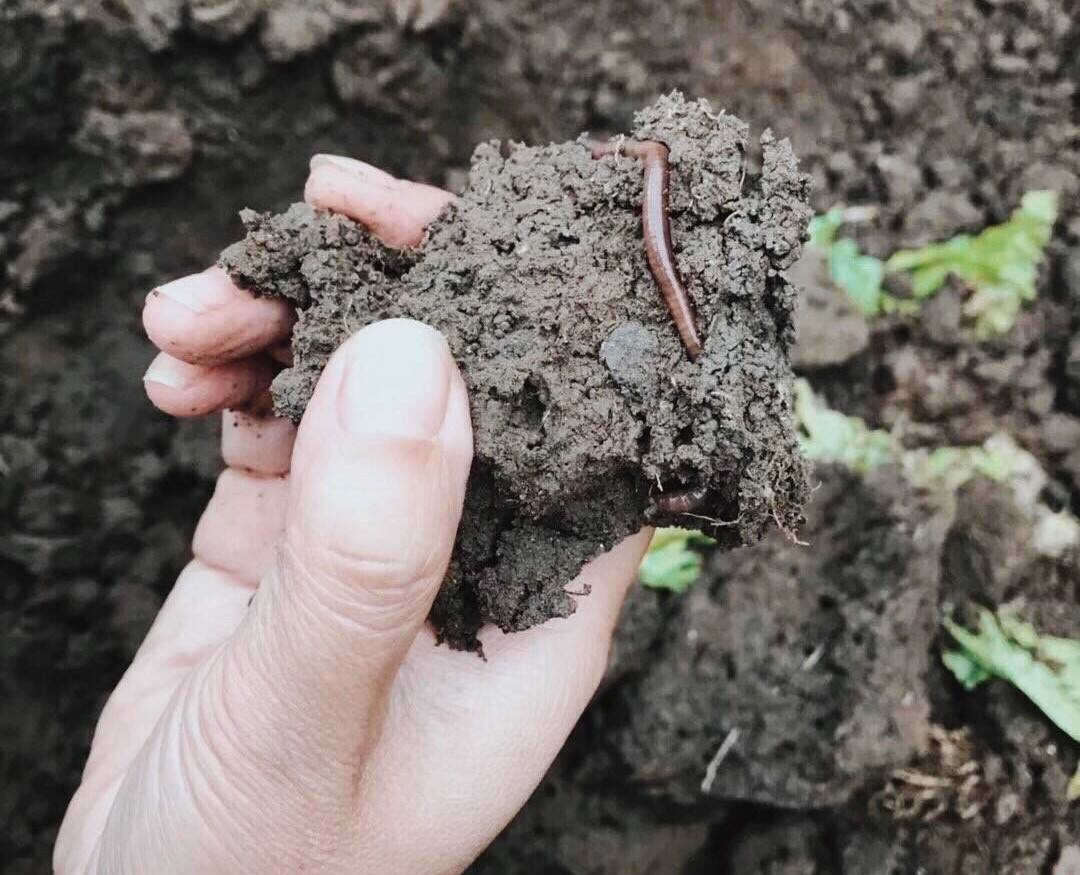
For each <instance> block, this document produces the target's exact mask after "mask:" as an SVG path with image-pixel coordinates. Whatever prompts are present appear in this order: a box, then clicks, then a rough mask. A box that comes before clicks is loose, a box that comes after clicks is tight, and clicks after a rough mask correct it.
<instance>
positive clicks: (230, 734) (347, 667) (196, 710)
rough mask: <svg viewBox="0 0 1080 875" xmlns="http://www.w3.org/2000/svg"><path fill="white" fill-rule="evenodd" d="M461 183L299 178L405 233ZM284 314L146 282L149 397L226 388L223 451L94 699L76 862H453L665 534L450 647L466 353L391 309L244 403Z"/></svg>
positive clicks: (405, 870) (576, 705)
mask: <svg viewBox="0 0 1080 875" xmlns="http://www.w3.org/2000/svg"><path fill="white" fill-rule="evenodd" d="M449 197H450V195H448V194H447V193H445V192H443V191H440V190H438V189H434V188H431V187H429V186H422V185H418V184H415V183H409V182H403V181H400V180H397V179H394V178H392V177H390V176H388V175H387V174H385V173H383V172H381V171H379V170H376V169H375V168H372V167H370V166H368V165H365V164H362V163H360V162H354V161H349V160H348V159H336V158H333V159H331V158H316V159H314V160H313V161H312V172H311V175H310V177H309V179H308V183H307V187H306V198H307V200H308V201H309V202H310V203H312V204H313V205H315V206H319V207H324V208H327V209H332V210H336V211H339V212H343V213H345V214H347V215H349V216H351V217H352V218H354V219H356V220H358V221H359V222H361V223H363V224H365V225H366V226H367V227H369V228H370V229H371V230H372V231H373V232H374V233H376V234H378V235H379V236H380V237H381V238H382V239H383V240H384V241H386V242H387V243H389V244H392V245H412V244H416V243H418V242H419V241H420V239H421V237H422V235H423V229H424V227H425V225H426V224H427V223H428V222H430V221H431V220H432V219H433V218H434V217H435V216H436V215H437V214H438V213H439V211H440V210H441V209H442V207H443V206H444V205H445V203H446V202H447V200H448V199H449ZM293 319H294V315H293V313H292V312H291V310H290V309H289V307H288V306H287V305H286V304H285V302H284V301H282V300H278V299H258V298H254V297H252V296H251V295H249V294H248V293H246V292H242V291H240V290H238V289H236V288H235V287H234V286H233V285H232V284H231V283H230V282H229V281H228V279H227V277H226V276H225V274H224V273H223V272H221V271H220V270H218V269H211V270H209V271H206V272H204V273H201V274H197V275H194V276H190V277H185V278H184V279H181V280H177V281H175V282H173V283H169V284H168V285H166V286H163V287H162V288H161V289H160V290H157V291H155V292H153V293H151V295H150V296H149V298H148V299H147V303H146V308H145V310H144V323H145V325H146V329H147V332H148V334H149V335H150V338H151V339H152V340H153V341H154V343H155V344H156V345H157V346H158V347H159V348H160V349H161V350H162V353H161V354H160V355H159V356H158V357H157V359H155V361H154V363H153V364H152V365H151V367H150V370H149V371H148V372H147V374H146V378H145V380H146V389H147V392H148V394H149V396H150V398H151V400H152V401H153V402H154V403H155V404H156V405H157V406H158V407H160V408H161V409H162V410H164V411H166V412H168V413H171V414H173V415H177V416H190V415H201V414H206V413H210V412H213V411H218V410H226V412H225V413H224V427H223V432H222V454H223V456H224V460H225V463H226V465H227V468H226V470H225V471H224V473H223V474H222V475H221V477H220V478H219V480H218V483H217V488H216V491H215V493H214V496H213V498H212V499H211V500H210V503H209V505H208V506H207V508H206V511H205V513H204V514H203V517H202V519H201V521H200V523H199V526H198V529H197V531H196V533H195V539H194V545H193V552H194V559H193V560H192V561H191V563H190V564H189V565H188V566H187V567H186V568H185V569H184V571H183V572H182V573H181V575H180V577H179V579H178V580H177V582H176V586H175V587H174V588H173V591H172V593H171V594H170V595H169V597H168V599H167V600H166V602H165V604H164V606H163V607H162V610H161V613H160V614H159V615H158V617H157V620H156V621H155V623H154V625H153V627H152V628H151V630H150V632H149V634H148V635H147V637H146V640H145V642H144V643H143V645H142V647H141V648H140V649H139V652H138V654H137V655H136V657H135V661H134V663H133V664H132V666H131V668H130V669H129V670H128V671H127V673H126V674H125V675H124V677H123V679H122V680H121V682H120V684H119V686H118V687H117V688H116V690H115V691H114V693H113V695H112V696H111V698H110V699H109V701H108V703H107V704H106V706H105V709H104V711H103V713H102V715H101V720H100V722H99V724H98V727H97V731H96V733H95V736H94V743H93V747H92V749H91V752H90V758H89V760H88V762H87V765H86V771H85V773H84V775H83V781H82V785H81V786H80V787H79V790H78V792H77V793H76V795H75V798H74V799H73V801H72V803H71V805H70V807H69V809H68V812H67V815H66V817H65V820H64V823H63V826H62V827H61V831H60V836H59V839H58V841H57V846H56V851H55V858H54V864H55V869H56V871H57V872H58V873H60V875H72V873H98V872H101V873H110V875H113V873H117V875H118V873H147V872H154V873H162V875H167V873H196V872H197V873H200V875H212V873H230V875H236V873H260V875H266V873H277V872H290V873H291V872H300V871H303V872H311V873H315V872H318V873H350V875H351V873H368V872H378V873H384V872H393V873H395V875H409V873H423V875H432V873H450V872H459V871H461V870H462V869H463V868H465V867H466V866H467V865H468V864H469V862H470V861H471V860H472V859H473V858H474V857H475V856H476V855H477V854H478V853H479V852H480V851H481V850H482V849H483V848H484V847H485V846H486V845H487V844H488V843H489V842H490V841H491V840H492V839H493V838H494V837H495V836H496V835H497V834H498V832H499V831H500V830H501V829H502V828H503V827H504V826H505V825H506V823H507V822H508V821H509V820H510V818H511V817H512V816H513V815H514V814H515V812H516V811H517V810H518V809H519V808H520V807H521V805H523V804H524V802H525V800H526V799H527V798H528V796H529V794H530V793H531V792H532V790H533V788H534V787H535V786H536V784H537V783H538V782H539V780H540V779H541V777H542V776H543V774H544V772H545V771H546V769H547V768H548V766H549V765H550V763H551V761H552V760H553V759H554V757H555V755H556V753H557V752H558V750H559V748H560V747H561V746H562V744H563V742H564V741H565V739H566V736H567V735H568V733H569V732H570V729H571V728H572V727H573V725H574V723H575V721H576V720H577V719H578V717H579V715H580V714H581V712H582V710H583V709H584V707H585V705H586V703H587V702H588V700H589V698H590V697H591V696H592V694H593V692H594V690H595V689H596V686H597V684H598V683H599V681H600V678H601V676H602V674H603V671H604V668H605V664H606V660H607V653H608V649H609V644H610V640H611V633H612V630H613V628H614V624H615V621H616V619H617V616H618V613H619V609H620V606H621V604H622V600H623V596H624V594H625V592H626V589H627V587H628V586H629V584H630V583H631V581H632V580H633V578H634V574H635V570H636V568H637V565H638V562H639V561H640V559H641V555H642V553H643V552H644V550H645V548H646V546H647V544H648V539H649V534H648V533H647V532H642V533H641V534H639V535H637V536H635V537H633V538H630V539H628V540H627V541H625V542H624V543H622V544H621V545H619V546H618V547H616V548H615V549H614V550H612V551H611V552H610V553H608V554H606V555H604V556H602V557H600V558H599V559H597V560H596V561H594V562H592V563H591V564H590V565H588V566H587V567H586V568H585V569H584V570H583V571H582V573H581V575H580V577H579V578H578V581H577V582H575V583H574V585H573V587H572V588H574V589H581V588H582V585H583V584H588V585H590V586H592V588H593V592H592V594H591V595H590V596H589V597H588V598H584V599H581V600H580V602H579V606H578V610H577V613H575V614H574V615H573V616H571V617H570V618H569V619H566V620H555V621H551V622H549V623H547V624H545V625H543V626H540V627H537V628H534V629H530V630H528V631H526V632H520V633H516V634H513V635H504V634H502V633H500V632H499V631H498V630H495V629H486V630H484V631H483V632H481V635H480V637H481V640H482V642H483V645H484V650H485V653H486V655H487V662H484V661H482V660H480V659H478V658H477V657H476V656H475V655H473V654H469V653H461V652H455V651H451V650H449V649H447V648H445V647H437V646H436V645H435V639H434V634H433V632H432V630H431V629H430V628H429V627H427V626H426V625H425V623H424V620H425V617H426V615H427V612H428V609H429V607H430V605H431V602H432V599H433V598H434V596H435V593H436V591H437V590H438V587H439V583H440V581H441V580H442V577H443V574H444V572H445V569H446V565H447V562H448V560H449V557H450V552H451V549H452V546H453V543H454V537H455V532H456V528H457V524H458V520H459V517H460V514H461V508H462V499H463V495H464V489H465V481H466V477H467V475H468V470H469V463H470V458H471V454H472V443H471V430H470V425H469V411H468V405H467V400H466V395H465V387H464V383H463V382H462V379H461V376H460V374H459V373H458V370H457V368H456V366H455V365H454V362H453V360H452V358H451V356H450V353H449V350H448V348H447V346H446V343H445V341H444V340H443V338H442V337H441V335H439V334H437V333H436V332H435V331H433V330H432V329H430V328H428V327H426V326H423V325H421V324H419V323H416V322H411V321H408V320H391V321H387V322H382V323H377V324H374V325H370V326H368V327H367V328H365V329H363V330H362V331H360V332H358V333H357V334H356V335H354V336H353V337H352V338H351V339H350V340H349V341H348V342H347V343H346V344H345V345H344V346H343V347H342V348H341V349H339V350H338V351H337V353H335V355H334V356H333V358H332V360H331V362H330V364H329V366H328V367H327V369H326V371H325V373H324V374H323V376H322V379H321V380H320V382H319V385H318V387H317V389H316V392H315V395H314V397H313V398H312V400H311V403H310V405H309V407H308V409H307V413H306V414H305V416H304V420H303V422H302V423H301V425H300V427H299V430H298V431H297V430H296V429H294V427H293V426H292V425H291V424H289V423H287V422H284V421H282V420H278V419H274V418H273V417H271V416H269V415H267V414H265V413H259V412H250V413H235V412H229V411H228V410H227V408H245V409H248V410H258V409H262V410H265V403H264V402H265V397H266V390H267V387H268V385H269V381H270V379H271V378H272V376H273V373H274V370H275V368H274V365H273V363H272V358H274V357H276V356H280V355H281V353H280V350H281V349H282V348H283V343H284V342H285V341H286V339H287V337H288V334H289V331H290V330H291V326H292V323H293ZM256 585H257V586H258V597H257V598H255V599H254V600H253V601H252V595H253V593H255V590H256ZM249 602H250V604H249Z"/></svg>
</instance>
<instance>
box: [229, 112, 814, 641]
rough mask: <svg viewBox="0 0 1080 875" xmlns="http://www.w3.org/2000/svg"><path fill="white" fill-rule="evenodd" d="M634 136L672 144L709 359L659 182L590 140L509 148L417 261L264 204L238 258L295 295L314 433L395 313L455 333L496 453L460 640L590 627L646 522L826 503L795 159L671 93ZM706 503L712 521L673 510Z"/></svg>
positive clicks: (332, 220)
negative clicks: (645, 211) (804, 328)
mask: <svg viewBox="0 0 1080 875" xmlns="http://www.w3.org/2000/svg"><path fill="white" fill-rule="evenodd" d="M631 136H632V137H635V138H639V139H654V140H660V141H662V142H664V143H665V144H666V145H667V146H668V147H669V149H670V161H671V167H672V175H671V188H670V208H671V213H672V226H673V234H674V238H675V241H676V246H677V249H678V256H677V257H678V260H679V265H680V270H681V273H682V277H683V280H684V282H685V283H686V286H687V288H688V289H689V292H690V295H691V296H692V299H693V304H694V308H695V312H696V314H697V322H698V325H699V328H700V329H701V331H702V333H703V334H704V337H705V348H704V352H703V354H702V355H701V357H700V358H699V359H698V360H697V361H696V362H691V361H690V360H689V358H688V356H687V355H686V352H685V350H684V349H683V347H682V346H681V344H680V341H679V337H678V335H677V333H676V331H675V327H674V325H673V323H672V320H671V317H670V315H669V314H668V311H667V309H666V307H665V305H664V303H663V300H662V297H661V295H660V291H659V289H658V287H657V284H656V281H655V280H654V278H653V276H652V274H651V273H650V270H649V267H648V264H647V262H646V258H645V253H644V246H643V242H642V229H641V218H640V211H641V200H642V168H641V165H640V163H639V162H638V161H637V160H636V159H633V158H629V157H626V156H622V155H620V156H613V157H608V158H604V159H600V160H594V159H593V158H592V157H591V156H590V153H589V150H588V149H587V148H586V147H585V146H584V145H583V144H582V143H581V142H572V143H563V144H559V145H551V146H545V147H525V146H519V145H511V146H510V147H509V149H508V150H507V154H504V153H503V151H502V150H501V149H500V147H499V145H498V144H495V143H488V144H484V145H481V146H480V147H478V148H477V150H476V152H475V153H474V155H473V162H472V169H471V172H470V175H469V184H468V187H467V189H466V191H465V192H464V194H463V195H462V196H461V198H460V199H459V200H458V202H457V203H456V204H454V205H453V206H451V207H450V208H449V209H448V210H447V211H446V212H445V213H444V215H443V216H441V217H440V218H439V219H438V220H437V221H436V222H435V223H434V225H433V226H432V227H431V228H430V230H429V233H428V235H427V238H426V240H425V242H424V243H423V244H422V245H421V246H420V247H419V248H418V249H416V250H412V251H405V252H401V251H396V250H392V249H388V248H387V247H385V246H383V245H382V244H381V243H379V242H378V241H377V240H375V239H374V238H373V237H372V236H371V235H370V234H368V233H367V232H366V231H365V230H364V229H363V228H362V227H360V226H359V225H357V224H356V223H354V222H352V221H350V220H348V219H345V218H343V217H340V216H334V215H330V214H326V213H321V212H317V211H315V210H313V209H311V208H310V207H307V206H304V205H300V204H296V205H294V206H293V207H291V208H290V209H289V210H288V211H287V212H285V213H284V214H281V215H278V216H271V215H268V214H258V213H253V212H251V211H247V212H245V214H244V216H243V218H244V221H245V224H246V225H247V228H248V235H247V237H246V238H245V239H244V240H243V241H241V242H239V243H237V244H234V245H233V246H231V247H229V248H228V249H227V250H225V252H224V253H223V254H222V257H221V263H222V265H223V266H224V267H225V268H226V269H227V270H228V271H229V273H230V275H231V276H232V277H233V279H234V280H235V281H236V282H238V283H239V284H240V285H241V286H244V287H247V288H250V289H252V290H253V291H255V292H257V293H259V294H264V295H280V296H284V297H286V298H289V299H291V300H292V301H294V302H295V303H296V304H297V306H298V307H299V308H300V310H301V318H300V321H299V323H298V325H297V327H296V329H295V332H294V339H293V352H294V360H295V364H294V366H293V367H292V368H290V369H288V370H286V371H285V372H283V373H282V374H281V375H280V376H279V378H278V379H277V380H276V381H275V384H274V389H273V391H274V400H275V406H276V408H277V410H278V412H279V413H280V414H282V415H285V416H288V417H290V418H292V419H294V420H298V419H299V418H300V416H301V415H302V413H303V411H304V407H305V405H306V404H307V401H308V399H309V398H310V396H311V393H312V390H313V388H314V385H315V382H316V381H317V379H318V376H319V374H320V373H321V371H322V369H323V367H324V366H325V364H326V362H327V360H328V358H329V356H330V355H331V353H332V352H333V351H334V349H335V348H336V347H337V346H339V345H340V344H341V343H342V342H343V341H344V340H345V339H346V338H347V337H348V336H349V335H350V334H351V333H353V332H354V331H356V330H357V329H358V328H360V327H362V326H363V325H365V324H368V323H370V322H372V321H375V320H377V319H383V318H391V317H400V316H407V317H411V318H416V319H420V320H422V321H424V322H427V323H429V324H431V325H434V326H435V327H436V328H438V329H439V330H440V331H442V332H443V333H444V334H445V335H446V337H447V339H448V341H449V343H450V347H451V350H452V351H453V353H454V356H455V358H456V359H457V361H458V362H459V363H460V366H461V369H462V373H463V375H464V377H465V380H466V383H467V385H468V387H469V392H470V398H471V404H472V417H473V427H474V432H475V453H476V457H475V462H474V467H473V473H472V477H471V481H470V488H469V491H468V496H467V499H466V506H465V513H464V516H463V520H462V526H461V533H460V536H459V540H458V544H457V548H456V551H455V554H454V557H453V560H452V563H451V568H450V572H449V574H448V577H447V580H446V582H445V583H444V586H443V589H442V591H441V593H440V595H439V598H438V600H437V602H436V605H435V608H434V609H433V613H432V620H433V622H434V623H435V625H436V627H437V628H438V630H439V632H440V634H441V636H442V637H443V638H444V639H446V640H447V641H449V643H450V644H451V645H453V646H455V647H463V648H469V649H475V648H477V647H478V646H479V645H478V642H477V640H476V631H477V629H478V628H479V627H480V626H481V625H482V624H483V623H485V622H492V623H495V624H496V625H498V626H499V627H500V628H501V629H503V630H505V631H517V630H521V629H526V628H528V627H530V626H533V625H535V624H537V623H540V622H543V621H544V620H547V619H548V618H550V617H557V616H566V615H568V614H570V613H571V612H572V611H573V610H574V602H573V600H572V598H571V597H570V595H568V594H567V593H566V592H565V591H564V586H565V584H566V582H567V581H569V580H570V579H572V578H573V577H574V575H575V574H576V573H577V572H578V570H580V568H581V566H582V565H583V564H584V563H585V562H586V561H588V560H589V559H590V558H592V557H593V556H596V555H597V554H598V553H600V552H602V551H604V550H605V549H607V548H609V547H610V546H611V545H613V544H614V543H616V542H617V541H618V540H620V539H621V538H623V537H625V536H627V535H629V534H631V533H632V532H634V531H636V530H638V529H639V528H640V527H641V526H642V525H643V524H645V523H659V524H676V523H678V524H682V525H686V524H688V523H689V524H691V525H700V526H702V527H703V528H705V529H707V530H709V531H710V533H711V534H713V535H715V536H716V537H717V538H718V539H719V540H720V541H721V543H722V544H723V545H725V546H735V545H739V544H746V543H751V542H754V541H756V540H758V539H759V538H760V537H761V535H762V534H763V532H764V531H765V530H766V528H767V527H768V526H770V525H772V524H774V523H775V524H778V525H779V526H780V528H781V529H784V530H786V531H793V530H794V529H795V528H796V527H797V526H798V525H799V523H800V521H801V516H800V514H801V507H802V503H803V500H804V498H805V494H806V480H805V473H804V469H803V463H802V461H801V458H800V457H799V454H798V451H797V448H796V443H795V438H794V434H793V431H792V429H791V422H790V420H791V371H790V367H789V363H788V351H789V347H790V345H791V343H792V340H793V335H794V324H793V306H794V291H793V289H792V286H791V285H790V283H789V281H788V280H787V279H786V277H785V276H784V275H783V273H782V271H783V270H784V269H785V268H787V267H789V266H790V265H791V264H793V263H794V261H795V260H796V258H797V257H798V255H799V252H800V240H801V237H802V235H803V233H804V231H805V227H806V223H807V221H808V220H809V217H810V209H809V207H808V204H807V199H808V186H807V180H806V178H805V177H804V176H802V175H801V174H800V173H799V171H798V167H797V162H796V160H795V157H794V155H793V154H792V151H791V148H790V145H789V144H788V143H787V142H786V141H782V140H776V139H774V138H773V137H772V135H771V134H770V133H768V132H766V133H765V134H764V135H763V136H762V138H761V149H762V166H761V171H760V173H756V174H748V173H747V169H746V163H747V150H748V128H747V126H746V125H745V124H744V123H742V122H741V121H739V120H738V119H736V118H735V117H733V116H730V115H725V114H719V115H717V114H714V113H713V112H712V110H711V109H710V107H709V105H708V103H707V102H705V101H692V102H688V101H686V100H684V99H683V98H682V96H681V95H679V94H677V93H676V94H672V95H670V96H668V97H664V98H661V99H660V100H659V101H658V102H657V103H655V104H654V105H653V106H651V107H649V108H648V109H646V110H644V111H643V112H641V113H639V114H638V115H637V116H636V119H635V125H634V129H633V131H632V133H631ZM680 489H694V490H705V491H706V499H705V501H704V503H703V504H702V506H701V507H700V508H696V509H695V514H696V515H695V516H693V517H687V516H686V515H685V514H674V513H670V512H664V511H662V510H660V509H659V508H658V506H657V498H658V497H659V496H660V495H661V494H663V493H664V492H670V491H672V490H680Z"/></svg>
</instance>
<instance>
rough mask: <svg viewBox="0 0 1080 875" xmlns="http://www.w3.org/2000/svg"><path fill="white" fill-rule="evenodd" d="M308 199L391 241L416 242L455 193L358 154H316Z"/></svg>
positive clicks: (397, 243) (400, 243)
mask: <svg viewBox="0 0 1080 875" xmlns="http://www.w3.org/2000/svg"><path fill="white" fill-rule="evenodd" d="M304 199H305V200H306V201H307V202H308V203H309V204H311V205H312V206H313V207H320V208H322V209H325V210H333V211H334V212H336V213H343V214H344V215H346V216H348V217H349V218H351V219H355V220H356V221H358V222H360V223H361V224H362V225H364V226H365V227H366V228H368V229H369V230H370V231H371V232H372V233H373V234H374V235H375V236H376V237H378V238H379V239H381V240H382V241H383V242H384V243H386V244H387V245H388V246H416V245H417V244H418V243H420V241H421V240H422V239H423V237H424V230H425V229H426V228H427V226H428V225H429V224H431V222H432V221H434V219H435V218H436V217H437V216H438V215H439V213H441V212H442V211H443V209H444V208H445V207H446V205H447V204H448V203H450V201H452V200H453V195H451V194H450V193H449V192H447V191H443V190H442V189H441V188H435V187H434V186H431V185H423V184H422V183H419V182H408V181H406V180H402V179H397V178H395V177H393V176H391V175H390V174H389V173H386V172H385V171H383V170H379V169H378V168H376V167H372V166H371V165H370V164H365V163H364V162H363V161H357V160H356V159H355V158H343V157H341V156H339V155H316V156H315V157H314V158H312V159H311V174H310V176H308V181H307V185H306V186H305V188H304Z"/></svg>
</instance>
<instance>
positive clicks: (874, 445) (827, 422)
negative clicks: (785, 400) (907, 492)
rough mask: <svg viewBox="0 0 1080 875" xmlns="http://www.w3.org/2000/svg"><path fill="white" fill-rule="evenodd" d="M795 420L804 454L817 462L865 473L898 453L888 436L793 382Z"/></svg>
mask: <svg viewBox="0 0 1080 875" xmlns="http://www.w3.org/2000/svg"><path fill="white" fill-rule="evenodd" d="M795 421H796V422H797V423H798V427H799V444H800V447H801V449H802V451H803V455H805V456H806V457H807V458H808V459H813V460H814V461H816V462H839V463H840V464H842V465H844V466H846V467H848V468H851V469H853V470H855V471H859V472H861V473H864V474H865V473H866V472H867V471H869V470H870V469H871V468H874V467H876V466H877V465H882V464H885V463H886V462H889V461H893V460H895V459H896V458H897V456H898V453H899V452H900V447H899V445H898V444H897V442H896V441H895V440H894V439H893V436H892V435H891V434H889V433H888V432H887V431H881V430H880V429H871V428H868V427H867V425H866V423H865V422H863V421H862V420H861V419H858V418H857V417H854V416H845V415H844V414H843V413H840V412H839V411H836V410H832V409H831V408H829V407H828V406H827V405H826V404H825V402H824V401H822V400H821V399H820V398H818V397H817V395H815V394H814V390H813V389H811V388H810V384H809V383H808V382H806V380H796V381H795Z"/></svg>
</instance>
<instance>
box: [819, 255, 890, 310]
mask: <svg viewBox="0 0 1080 875" xmlns="http://www.w3.org/2000/svg"><path fill="white" fill-rule="evenodd" d="M829 278H830V279H831V280H832V281H833V282H834V283H835V284H836V285H838V286H839V287H840V288H841V289H843V290H844V291H845V292H847V294H848V297H850V298H851V300H852V301H854V302H855V306H857V307H858V308H859V309H860V310H861V311H862V313H863V315H864V316H877V315H878V314H879V313H880V312H881V296H882V290H881V282H882V280H884V279H885V265H884V264H883V263H882V262H881V261H880V260H878V259H877V258H873V257H872V256H869V255H862V254H861V253H860V252H859V246H858V244H857V243H856V242H855V241H854V240H851V239H850V238H845V239H843V240H837V241H836V243H834V244H833V246H832V248H831V249H830V250H829Z"/></svg>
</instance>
